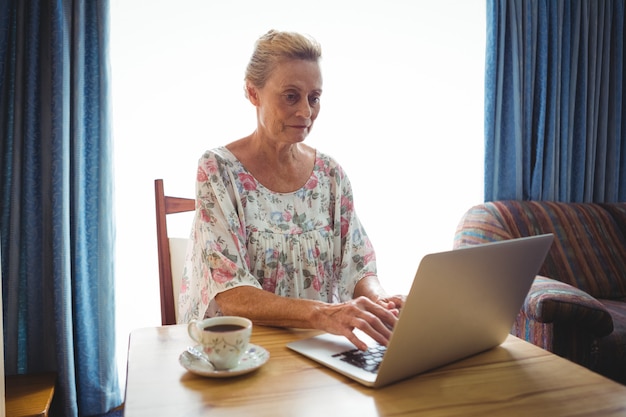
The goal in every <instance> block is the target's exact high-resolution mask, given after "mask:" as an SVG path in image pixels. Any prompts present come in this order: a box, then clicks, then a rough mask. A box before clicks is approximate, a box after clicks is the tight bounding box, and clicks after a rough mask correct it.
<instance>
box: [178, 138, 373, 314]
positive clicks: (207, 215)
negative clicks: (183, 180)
mask: <svg viewBox="0 0 626 417" xmlns="http://www.w3.org/2000/svg"><path fill="white" fill-rule="evenodd" d="M375 274H376V259H375V254H374V250H373V248H372V245H371V243H370V241H369V239H368V237H367V235H366V233H365V230H364V229H363V227H362V226H361V223H360V222H359V219H358V218H357V216H356V213H355V211H354V207H353V200H352V189H351V186H350V181H349V180H348V177H347V176H346V174H345V173H344V171H343V169H342V168H341V167H340V166H339V164H338V163H337V162H336V161H335V160H333V159H332V158H330V157H329V156H327V155H325V154H322V153H320V152H318V153H317V155H316V160H315V166H314V168H313V171H312V173H311V176H310V177H309V179H308V181H307V182H306V184H305V185H304V186H303V187H302V188H301V189H299V190H297V191H295V192H291V193H277V192H273V191H271V190H269V189H267V188H265V187H264V186H263V185H262V184H260V183H259V182H258V181H257V180H256V179H255V178H254V177H253V176H252V175H251V174H250V172H248V171H247V170H246V168H245V167H244V166H243V165H242V164H241V162H239V160H238V159H237V158H236V157H235V156H234V155H233V154H232V153H231V152H230V151H229V150H228V149H226V148H225V147H220V148H217V149H214V150H211V151H207V152H206V153H205V154H204V155H203V156H202V158H200V161H199V166H198V172H197V183H196V215H195V218H194V223H193V228H192V231H191V243H190V245H189V249H188V251H187V259H186V262H185V267H184V271H183V278H182V285H181V290H180V298H179V322H181V323H186V322H189V321H191V320H192V319H196V318H202V317H204V316H208V315H209V316H210V315H214V314H219V311H218V309H217V308H216V307H217V306H216V305H215V303H214V302H212V300H213V298H214V297H215V296H216V294H218V293H220V292H222V291H225V290H228V289H230V288H234V287H237V286H241V285H251V286H254V287H257V288H261V289H264V290H266V291H270V292H273V293H275V294H277V295H281V296H284V297H292V298H306V299H311V300H320V301H324V302H329V303H334V302H342V301H347V300H349V299H351V298H352V295H353V292H354V288H355V286H356V284H357V282H358V281H359V280H360V279H361V278H363V277H366V276H369V275H375ZM210 304H211V308H209V305H210Z"/></svg>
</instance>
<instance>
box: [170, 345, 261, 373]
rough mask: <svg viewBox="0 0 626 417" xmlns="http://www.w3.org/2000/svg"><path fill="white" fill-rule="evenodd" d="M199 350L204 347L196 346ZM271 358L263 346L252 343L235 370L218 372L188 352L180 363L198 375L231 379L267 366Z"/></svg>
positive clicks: (179, 360)
mask: <svg viewBox="0 0 626 417" xmlns="http://www.w3.org/2000/svg"><path fill="white" fill-rule="evenodd" d="M195 348H196V349H197V350H202V346H200V345H198V346H195ZM269 358H270V353H269V352H268V351H267V350H265V349H264V348H262V347H261V346H258V345H254V344H252V343H250V344H249V345H248V349H246V352H245V353H244V354H243V356H242V357H241V360H240V361H239V365H237V366H236V367H234V368H233V369H227V370H222V371H218V370H216V369H214V368H213V367H211V365H209V364H207V363H206V362H204V361H203V360H202V359H198V358H195V357H193V356H191V355H189V354H188V353H187V352H186V351H185V352H183V353H181V354H180V356H179V357H178V363H180V364H181V365H182V366H183V368H185V369H186V370H188V371H189V372H192V373H194V374H196V375H200V376H206V377H211V378H230V377H232V376H237V375H243V374H247V373H249V372H252V371H254V370H256V369H258V368H260V367H261V366H263V365H264V364H265V362H267V361H268V360H269Z"/></svg>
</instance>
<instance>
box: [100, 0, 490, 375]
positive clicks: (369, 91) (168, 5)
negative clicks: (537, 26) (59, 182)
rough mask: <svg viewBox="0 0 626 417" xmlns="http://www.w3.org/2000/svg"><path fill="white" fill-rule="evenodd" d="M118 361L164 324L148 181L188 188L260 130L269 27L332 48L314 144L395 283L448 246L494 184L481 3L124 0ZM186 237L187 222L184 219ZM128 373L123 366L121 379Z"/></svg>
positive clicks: (116, 59) (184, 192)
mask: <svg viewBox="0 0 626 417" xmlns="http://www.w3.org/2000/svg"><path fill="white" fill-rule="evenodd" d="M111 5H112V13H111V20H112V25H111V56H112V58H111V59H112V69H113V113H114V114H113V117H114V140H115V167H116V200H117V213H116V216H117V250H118V251H117V312H118V313H117V326H118V345H119V349H118V350H119V355H120V358H119V359H120V368H121V369H120V373H121V375H124V373H125V359H126V346H127V338H128V333H129V332H130V331H131V330H132V329H134V328H137V327H145V326H156V325H159V324H160V310H159V288H158V268H157V265H158V264H157V249H156V238H155V237H156V230H155V220H154V191H153V180H154V179H155V178H164V179H165V188H166V193H168V194H172V193H173V194H179V195H181V196H192V195H193V191H194V189H193V187H194V177H195V175H194V174H195V171H196V162H197V160H198V158H199V157H200V155H201V154H202V152H203V151H204V150H205V149H208V148H212V147H215V146H218V145H222V144H226V143H228V142H230V141H232V140H235V139H238V138H240V137H242V136H244V135H247V134H249V133H250V132H252V130H253V129H254V127H255V117H254V108H253V107H252V105H251V104H250V103H248V102H247V101H246V100H245V99H244V96H243V81H242V78H243V72H244V69H245V66H246V63H247V60H248V58H249V55H250V53H251V51H252V46H253V43H254V41H255V40H256V39H257V37H258V36H259V35H261V34H263V33H265V32H266V31H267V30H268V29H270V28H275V29H283V30H296V31H300V32H305V33H309V34H311V35H313V36H314V37H315V38H316V39H317V40H319V41H320V42H321V44H322V47H323V55H324V56H323V62H322V66H323V67H322V70H323V75H324V94H323V97H322V111H321V113H320V116H319V118H318V120H317V122H316V126H315V127H314V130H313V132H312V134H311V136H310V137H309V138H308V139H307V141H308V142H307V143H309V144H311V145H312V146H315V147H318V148H319V149H321V150H323V151H325V152H327V153H330V154H331V155H333V156H335V157H336V158H337V159H338V160H339V161H340V162H341V163H342V165H343V166H344V168H345V169H346V171H347V173H348V175H349V176H350V178H351V181H352V183H353V187H354V192H355V199H356V207H357V211H358V213H359V215H360V217H361V220H362V222H363V223H364V225H365V227H366V230H367V231H368V233H369V235H370V236H371V239H372V241H373V243H374V246H375V248H376V250H377V255H378V265H379V272H380V273H379V275H380V277H381V279H382V280H383V282H385V284H386V286H387V287H388V289H389V290H390V291H392V292H405V291H407V290H408V287H409V285H410V282H411V280H412V277H413V274H414V272H415V269H416V267H417V264H418V262H419V260H420V259H421V257H422V256H423V255H424V254H426V253H428V252H433V251H441V250H447V249H450V248H451V245H452V238H453V235H454V231H455V227H456V224H457V222H458V220H459V219H460V217H461V215H462V214H463V212H464V211H465V210H466V209H467V208H469V207H470V206H471V205H473V204H476V203H479V202H481V201H482V196H483V188H482V187H483V186H482V182H483V85H484V82H483V80H484V45H485V3H484V0H437V1H430V0H429V1H419V0H418V1H415V0H318V1H316V2H310V1H307V2H301V1H295V0H267V1H262V2H261V1H256V0H248V1H229V2H226V1H223V2H218V1H209V0H113V1H112V2H111ZM174 227H175V229H176V230H177V231H178V234H179V235H181V236H186V235H187V234H188V231H189V225H188V224H187V222H184V224H178V225H175V226H174ZM123 381H124V378H123V377H122V383H123Z"/></svg>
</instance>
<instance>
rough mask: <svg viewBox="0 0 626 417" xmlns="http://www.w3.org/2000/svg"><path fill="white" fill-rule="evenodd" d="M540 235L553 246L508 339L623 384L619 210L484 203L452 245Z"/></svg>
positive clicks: (623, 221) (623, 239) (625, 257)
mask: <svg viewBox="0 0 626 417" xmlns="http://www.w3.org/2000/svg"><path fill="white" fill-rule="evenodd" d="M543 233H553V234H554V236H555V241H554V244H553V246H552V248H551V249H550V252H549V254H548V256H547V257H546V260H545V262H544V264H543V266H542V267H541V269H540V271H539V274H540V275H541V276H540V277H537V278H536V280H535V283H534V284H533V287H532V288H531V291H530V292H529V295H528V297H527V299H526V302H525V304H524V307H523V310H522V312H521V313H520V315H519V316H518V319H517V321H516V323H515V325H514V327H513V330H512V333H513V334H516V335H517V336H519V337H522V338H524V339H526V340H528V341H530V342H532V343H535V344H537V345H539V346H542V347H544V348H545V349H548V350H550V351H553V352H555V353H558V354H559V355H561V356H564V357H566V358H569V359H571V360H574V361H576V362H578V363H580V364H582V365H585V366H587V367H590V368H592V369H595V370H597V371H599V372H602V373H604V374H605V375H607V376H610V377H612V378H614V379H617V380H621V381H623V382H626V322H624V323H622V322H621V321H620V322H617V320H621V319H622V318H624V319H625V320H626V203H614V204H592V203H559V202H548V201H495V202H488V203H484V204H480V205H477V206H474V207H472V208H470V209H469V210H468V211H467V212H466V213H465V215H464V216H463V218H462V219H461V221H460V223H459V225H458V227H457V232H456V235H455V239H454V246H455V247H462V246H467V245H475V244H480V243H486V242H492V241H498V240H505V239H511V238H517V237H524V236H531V235H537V234H543ZM546 277H549V278H546ZM622 330H623V331H622Z"/></svg>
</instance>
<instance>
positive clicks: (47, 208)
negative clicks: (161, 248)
mask: <svg viewBox="0 0 626 417" xmlns="http://www.w3.org/2000/svg"><path fill="white" fill-rule="evenodd" d="M108 13H109V3H108V0H104V1H101V0H39V1H38V0H2V1H0V135H1V136H0V140H1V142H0V147H1V149H0V152H1V154H0V198H1V199H2V204H1V207H0V208H1V212H0V233H1V251H0V253H1V255H2V277H3V283H2V296H3V299H4V301H5V302H4V306H3V307H4V309H3V314H4V327H5V328H4V341H5V372H6V373H7V374H11V373H35V372H41V371H55V372H57V374H58V381H57V387H56V392H55V396H54V401H53V410H52V415H59V416H79V415H80V416H88V415H95V414H100V413H103V412H105V411H107V410H109V409H111V408H113V407H115V406H118V405H119V404H120V403H121V402H122V400H121V392H120V388H119V381H118V376H117V375H118V374H117V365H116V360H115V317H114V259H113V254H114V217H113V212H112V208H113V202H112V195H113V192H112V172H111V170H112V163H111V154H112V149H111V135H110V127H109V125H110V121H109V118H110V108H109V72H110V70H109V61H108V49H107V48H108V37H109V33H108V30H109V15H108Z"/></svg>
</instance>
